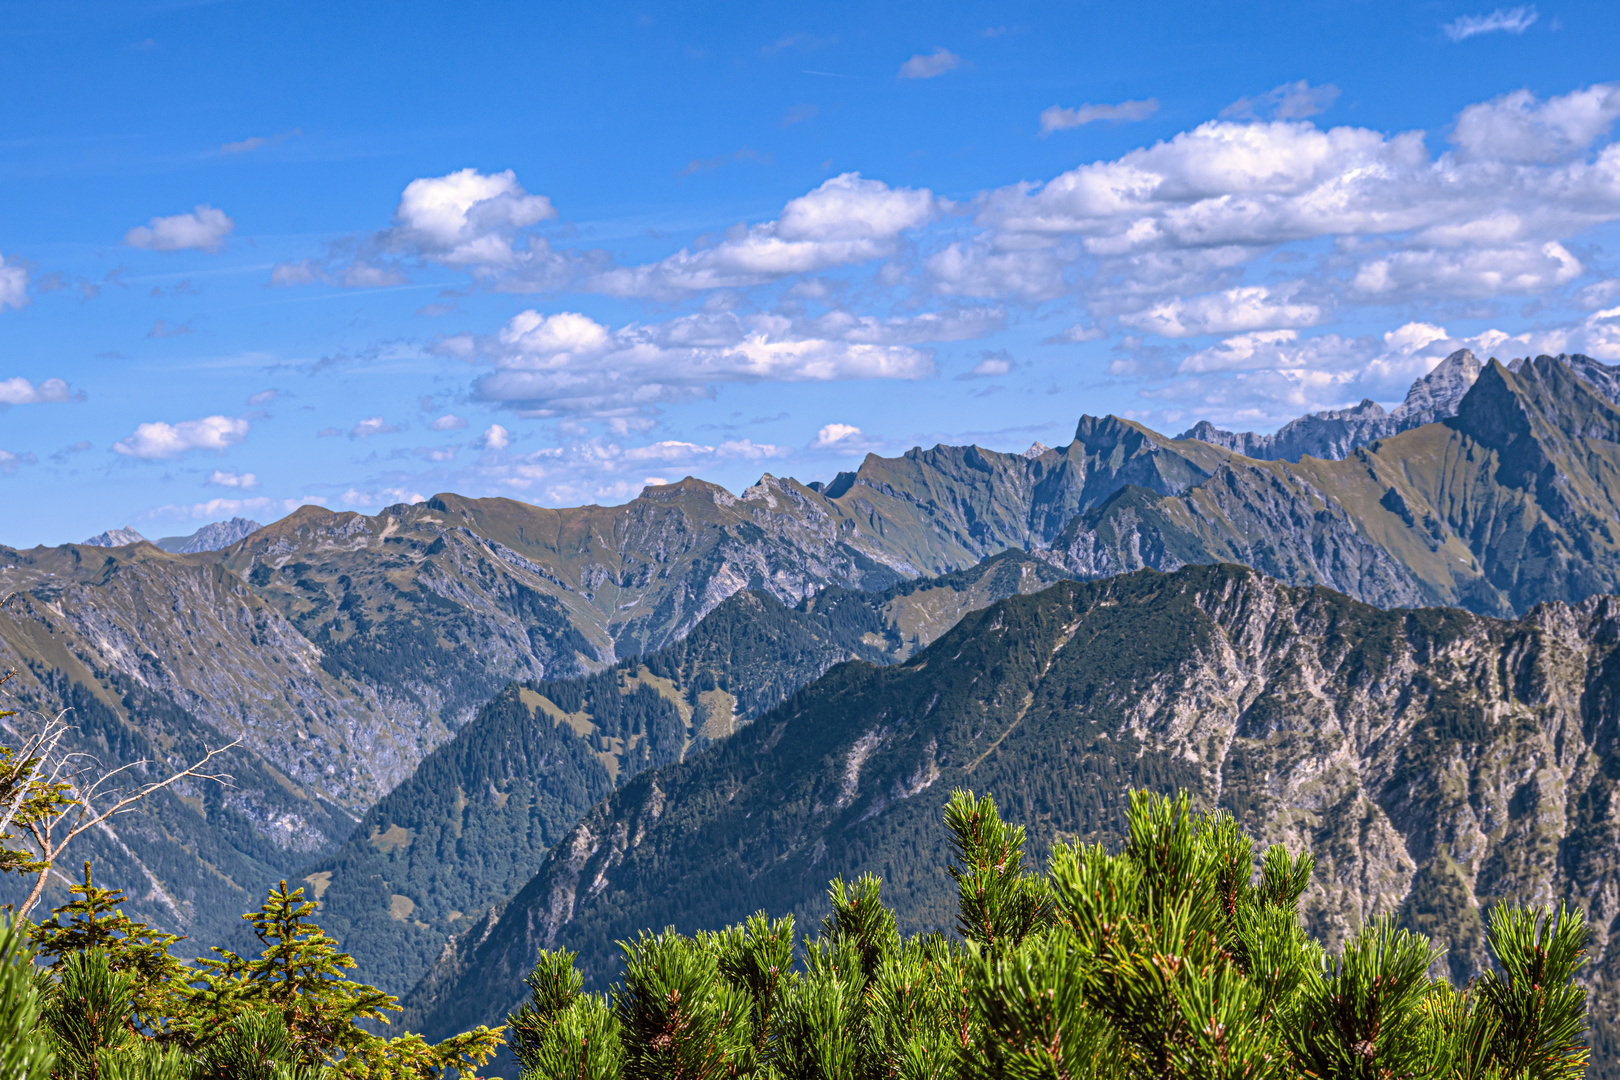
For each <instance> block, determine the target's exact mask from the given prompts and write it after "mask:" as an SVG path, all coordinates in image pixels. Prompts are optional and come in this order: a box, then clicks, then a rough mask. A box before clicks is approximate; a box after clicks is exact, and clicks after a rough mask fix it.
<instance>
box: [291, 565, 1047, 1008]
mask: <svg viewBox="0 0 1620 1080" xmlns="http://www.w3.org/2000/svg"><path fill="white" fill-rule="evenodd" d="M1056 580H1058V574H1057V572H1056V571H1054V570H1053V568H1052V567H1051V566H1050V565H1049V564H1047V563H1045V562H1042V561H1040V560H1038V559H1035V558H1033V557H1032V556H1029V555H1025V554H1023V553H1022V552H1012V551H1009V552H1006V553H1004V554H1002V555H998V556H996V557H994V558H992V559H988V560H986V561H985V562H983V563H981V564H979V565H978V566H974V567H970V568H969V569H967V570H963V571H958V572H957V573H955V574H950V575H947V576H945V577H940V578H930V579H923V580H920V581H910V582H905V583H902V584H900V585H896V586H894V587H892V588H890V589H888V590H885V591H884V592H881V593H864V592H859V591H854V590H848V589H841V588H836V587H835V588H831V589H828V590H826V591H825V592H823V593H821V594H820V595H819V596H816V597H813V598H812V599H810V600H806V601H804V602H802V603H800V604H799V605H797V606H795V607H787V606H785V605H784V604H782V603H781V602H780V601H778V600H776V599H775V598H774V597H772V596H771V595H769V594H768V593H757V592H751V591H744V592H740V593H736V594H734V595H733V596H731V597H730V598H729V599H727V600H726V601H725V602H724V603H722V604H721V605H720V606H719V607H717V608H715V609H714V610H713V611H712V612H710V613H709V614H708V615H707V616H706V617H705V618H704V619H703V621H702V622H700V623H698V625H697V626H696V627H695V628H693V630H692V632H691V633H690V634H688V635H687V636H686V637H685V638H683V639H682V640H680V641H678V642H675V643H674V644H671V645H666V646H665V647H664V648H662V649H660V650H658V651H656V652H653V653H650V654H648V655H647V656H645V657H641V658H637V659H634V660H624V661H620V662H619V663H618V664H616V665H614V666H613V667H611V668H608V669H606V670H604V671H601V672H599V673H597V674H595V675H591V676H586V677H582V678H578V679H572V680H562V681H554V682H524V683H514V684H512V685H510V686H508V687H507V688H506V689H505V690H504V691H502V692H501V693H500V694H499V695H498V696H497V697H496V698H495V700H494V701H492V702H490V703H489V704H488V705H486V706H485V707H484V708H483V709H481V710H480V711H479V713H478V716H477V718H476V719H474V720H473V721H472V723H470V724H468V725H467V726H466V727H464V728H462V729H461V731H460V732H458V733H457V735H456V736H455V738H453V739H452V740H451V741H450V742H449V743H447V744H446V745H444V746H441V747H439V748H438V749H437V750H435V751H434V752H433V753H431V754H429V755H428V757H427V758H426V760H424V761H423V762H422V764H421V765H420V766H419V767H418V768H417V770H416V772H415V773H414V774H413V775H412V776H411V777H410V779H408V780H406V781H405V782H404V783H402V784H401V785H400V786H399V787H397V788H395V789H394V790H393V791H392V792H390V793H389V794H388V795H387V796H386V797H384V798H383V800H382V801H381V802H380V803H378V804H377V805H376V806H375V807H373V808H372V809H371V811H370V812H369V813H367V814H366V816H365V818H364V819H363V820H362V821H361V823H360V826H359V827H358V828H357V829H356V830H355V831H354V835H353V836H351V837H350V838H349V840H348V842H346V843H345V844H344V845H343V846H342V848H341V849H339V851H338V852H337V853H336V854H335V855H334V856H331V857H328V858H324V859H322V860H321V861H319V862H318V863H317V864H316V865H315V866H313V867H310V868H308V869H307V871H306V872H304V873H302V874H301V875H300V876H301V877H303V879H304V881H305V883H306V884H307V885H309V886H310V887H311V889H312V890H313V891H314V892H315V893H316V894H318V895H319V897H320V899H321V920H322V925H323V926H325V927H326V928H327V930H328V931H330V932H332V933H333V934H335V935H336V936H337V937H338V939H339V940H340V941H342V943H343V946H344V948H345V949H347V950H348V951H349V952H351V953H352V954H353V955H354V956H355V957H356V958H357V959H358V960H359V961H360V965H361V967H360V974H361V975H362V976H363V977H364V978H366V979H367V980H368V981H369V982H372V983H374V984H376V985H378V986H381V987H383V988H384V989H386V990H389V991H390V992H393V993H399V994H403V993H405V992H406V991H408V990H409V989H410V988H411V987H412V986H413V985H414V984H415V983H416V981H417V980H418V979H419V978H421V976H422V974H423V973H424V972H425V971H426V970H427V967H428V965H429V964H430V963H431V962H432V961H433V960H434V959H435V958H436V957H437V956H438V955H439V954H440V952H441V951H442V950H443V948H444V944H445V942H446V940H447V939H448V937H449V935H450V934H451V933H453V932H454V931H456V930H458V929H465V928H466V927H467V926H468V925H470V924H471V923H472V921H473V920H474V919H476V918H477V917H478V916H479V915H480V914H481V913H482V912H483V911H485V910H487V909H488V908H489V906H490V905H492V904H495V903H499V902H502V901H504V900H506V899H507V898H509V897H510V896H511V895H512V894H513V893H515V892H516V891H517V890H518V889H519V888H521V887H522V886H523V884H524V883H525V882H526V881H527V880H528V879H529V878H530V877H532V876H533V874H534V873H535V871H536V870H538V869H539V867H540V863H541V862H542V860H543V859H544V857H545V854H546V851H547V850H548V849H549V848H550V847H551V846H552V845H553V844H555V843H556V842H557V841H558V840H559V839H560V838H561V837H562V836H563V835H564V834H566V833H567V831H568V830H569V829H571V828H572V827H573V826H574V824H575V823H576V822H577V821H578V820H579V819H580V817H582V816H583V815H584V814H585V812H586V811H588V810H589V809H590V808H591V807H592V806H593V805H595V804H596V803H597V802H598V801H599V800H600V799H602V798H603V797H605V796H607V795H608V794H609V793H611V791H612V790H613V786H614V784H615V783H619V784H623V783H626V782H628V781H629V780H630V778H632V777H633V776H635V775H636V774H637V773H639V772H641V771H642V770H643V769H645V768H647V767H649V766H658V765H664V764H668V763H670V762H673V761H678V760H681V759H682V758H683V757H685V756H688V755H690V754H691V753H693V752H696V751H697V750H700V749H702V748H703V747H705V746H708V745H710V744H711V743H712V742H715V741H717V740H719V739H721V738H724V737H725V736H727V735H730V734H731V733H732V732H733V731H734V730H735V729H736V728H737V727H739V726H741V725H744V724H747V723H749V722H750V721H752V720H753V719H754V718H755V717H756V716H758V715H759V714H760V713H761V712H764V711H765V710H767V709H769V708H771V707H773V706H775V705H777V704H779V703H780V702H781V701H783V700H784V699H786V698H787V697H788V696H789V695H790V694H792V693H793V692H794V691H796V690H798V689H799V688H800V687H801V686H803V685H805V684H806V683H809V682H811V681H813V680H814V679H816V678H817V677H818V676H820V675H821V674H823V673H824V672H825V671H826V670H827V669H828V668H830V667H832V666H833V665H834V664H836V663H839V662H841V661H844V660H848V659H851V658H860V659H863V660H867V661H870V662H873V663H879V664H883V663H893V662H896V661H899V660H903V659H905V658H906V657H908V656H910V655H911V653H912V652H914V651H916V649H917V648H918V647H920V646H922V645H926V644H927V643H928V642H930V641H932V640H933V639H934V638H935V637H937V636H938V634H939V633H942V632H944V631H945V630H946V629H948V628H949V627H950V626H952V625H954V624H955V623H956V621H957V620H958V619H959V618H961V616H962V615H963V614H965V613H966V612H968V611H970V610H974V609H978V608H983V607H987V606H988V605H989V604H990V603H992V602H994V601H996V600H999V599H1002V598H1003V597H1007V596H1013V595H1018V594H1020V593H1029V592H1035V591H1039V590H1040V589H1042V588H1045V587H1047V586H1049V585H1051V584H1052V583H1053V582H1055V581H1056Z"/></svg>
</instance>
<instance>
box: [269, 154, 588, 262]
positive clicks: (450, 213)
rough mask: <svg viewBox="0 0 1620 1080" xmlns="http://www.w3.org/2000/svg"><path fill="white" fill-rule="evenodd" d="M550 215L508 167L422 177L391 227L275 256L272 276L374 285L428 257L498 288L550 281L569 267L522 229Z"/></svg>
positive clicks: (547, 205) (553, 213)
mask: <svg viewBox="0 0 1620 1080" xmlns="http://www.w3.org/2000/svg"><path fill="white" fill-rule="evenodd" d="M556 217H557V210H556V208H555V207H554V206H552V204H551V200H550V199H548V198H547V197H546V196H544V195H534V194H530V193H529V192H528V191H525V190H524V188H523V185H522V184H520V183H519V182H518V179H517V174H516V173H514V172H513V171H512V170H511V169H506V170H505V171H503V172H498V173H489V174H487V175H486V174H484V173H480V172H479V171H478V170H476V169H471V168H467V169H460V170H457V171H456V172H452V173H447V174H445V175H444V176H429V177H421V178H419V179H416V180H412V181H411V182H410V183H409V184H407V185H405V190H404V192H403V193H402V194H401V195H400V200H399V205H398V206H397V207H395V209H394V224H393V225H392V226H391V227H389V228H387V229H384V230H382V231H380V232H376V233H372V234H369V235H366V236H357V237H350V238H348V239H346V240H343V241H340V242H338V243H336V244H334V245H333V246H332V248H331V249H330V250H329V251H328V252H327V254H326V255H325V256H323V257H321V258H306V259H299V260H294V261H290V262H284V263H278V264H277V265H276V266H275V267H274V268H273V269H272V270H271V275H270V282H271V284H272V285H309V284H315V283H325V284H330V285H342V286H345V287H348V288H377V287H382V286H389V285H396V284H399V283H401V282H403V281H406V280H408V277H407V274H406V269H407V266H406V264H409V263H412V262H430V263H437V264H440V265H444V266H451V267H455V268H457V269H462V270H466V271H469V272H471V273H472V274H474V275H475V276H477V277H480V278H485V279H490V280H492V281H494V283H495V284H496V287H497V288H509V289H514V290H518V291H521V290H524V289H529V288H548V287H554V286H557V285H561V284H564V283H566V282H567V281H568V280H570V279H571V277H572V276H573V274H574V270H573V269H572V268H571V266H570V263H569V260H568V259H566V258H564V257H562V256H559V255H557V254H555V253H554V252H553V251H552V250H551V247H550V245H549V244H548V243H547V242H546V240H545V238H544V237H541V236H537V235H533V234H532V233H528V232H526V230H529V229H531V228H532V227H533V226H535V225H538V224H540V223H542V222H545V221H551V220H553V219H555V218H556Z"/></svg>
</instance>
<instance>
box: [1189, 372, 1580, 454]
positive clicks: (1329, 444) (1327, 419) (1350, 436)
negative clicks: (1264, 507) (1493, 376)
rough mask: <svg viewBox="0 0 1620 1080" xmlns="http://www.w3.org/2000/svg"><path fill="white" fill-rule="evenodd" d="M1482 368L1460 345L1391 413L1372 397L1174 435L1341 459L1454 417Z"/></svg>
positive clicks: (1202, 425)
mask: <svg viewBox="0 0 1620 1080" xmlns="http://www.w3.org/2000/svg"><path fill="white" fill-rule="evenodd" d="M1565 359H1566V360H1567V358H1565ZM1581 359H1583V360H1584V359H1586V358H1585V357H1582V358H1581ZM1482 370H1483V366H1482V365H1481V364H1480V362H1479V359H1478V358H1477V357H1475V356H1474V354H1473V353H1471V352H1469V351H1468V350H1467V349H1458V350H1457V351H1456V352H1454V353H1452V354H1451V355H1450V356H1448V357H1446V358H1445V359H1444V360H1442V361H1441V362H1440V363H1439V364H1438V365H1437V366H1436V367H1435V368H1434V370H1432V371H1430V372H1429V373H1428V374H1427V375H1424V376H1423V377H1422V378H1419V379H1418V380H1417V381H1415V382H1413V383H1412V388H1411V389H1410V390H1408V391H1407V392H1406V400H1405V401H1403V402H1402V403H1401V404H1400V405H1398V406H1396V407H1395V409H1394V410H1393V411H1391V412H1385V411H1384V407H1383V406H1382V405H1380V404H1378V403H1377V402H1376V401H1372V400H1370V399H1368V400H1364V401H1363V402H1362V403H1361V404H1360V405H1357V406H1354V407H1353V408H1349V409H1331V410H1328V411H1327V412H1318V413H1310V414H1309V415H1307V416H1301V417H1300V418H1299V419H1297V420H1290V421H1289V422H1288V423H1286V424H1284V425H1283V426H1282V427H1280V428H1278V429H1277V431H1276V433H1275V434H1272V435H1257V434H1255V433H1254V432H1252V431H1240V432H1234V431H1222V430H1220V429H1219V428H1217V427H1216V426H1215V425H1214V424H1211V423H1210V422H1209V421H1208V420H1203V421H1200V422H1199V423H1197V424H1194V425H1193V426H1192V427H1191V428H1189V429H1188V430H1186V431H1184V432H1182V433H1181V434H1180V435H1177V436H1176V438H1178V439H1201V440H1203V441H1204V442H1207V443H1214V444H1215V445H1216V446H1224V447H1226V448H1227V449H1228V450H1235V451H1237V452H1238V453H1240V454H1242V455H1244V456H1245V457H1252V458H1259V459H1261V460H1263V461H1298V460H1299V459H1300V458H1302V457H1305V456H1307V455H1309V456H1311V457H1319V458H1327V459H1328V460H1330V461H1337V460H1339V459H1340V458H1344V457H1348V456H1349V455H1350V452H1351V451H1353V450H1355V449H1356V448H1357V447H1358V446H1366V445H1367V444H1368V443H1371V442H1376V441H1377V440H1379V439H1382V438H1386V437H1387V436H1390V435H1398V434H1400V433H1401V432H1403V431H1408V430H1410V429H1412V428H1415V427H1421V426H1422V425H1424V424H1432V423H1434V422H1435V421H1437V420H1446V419H1449V418H1450V417H1453V416H1456V415H1457V406H1458V405H1459V404H1460V403H1461V402H1462V399H1463V395H1464V394H1466V393H1468V390H1469V388H1470V387H1472V386H1473V385H1474V380H1475V379H1478V378H1479V373H1480V371H1482Z"/></svg>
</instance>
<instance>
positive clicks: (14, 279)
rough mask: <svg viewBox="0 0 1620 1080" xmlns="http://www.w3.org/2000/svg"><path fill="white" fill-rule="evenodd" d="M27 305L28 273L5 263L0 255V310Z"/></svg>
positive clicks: (3, 257) (19, 267)
mask: <svg viewBox="0 0 1620 1080" xmlns="http://www.w3.org/2000/svg"><path fill="white" fill-rule="evenodd" d="M27 305H28V271H27V269H25V268H24V267H21V266H14V265H12V264H10V263H8V262H6V258H5V256H3V255H0V309H4V308H21V307H26V306H27Z"/></svg>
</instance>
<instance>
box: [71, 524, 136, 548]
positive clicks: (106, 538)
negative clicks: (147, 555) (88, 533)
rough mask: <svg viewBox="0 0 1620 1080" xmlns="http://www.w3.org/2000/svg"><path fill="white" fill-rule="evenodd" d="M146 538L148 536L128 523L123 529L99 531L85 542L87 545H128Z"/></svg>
mask: <svg viewBox="0 0 1620 1080" xmlns="http://www.w3.org/2000/svg"><path fill="white" fill-rule="evenodd" d="M145 540H146V537H144V536H142V535H141V534H140V533H138V532H136V531H135V530H134V529H131V528H129V527H128V526H127V525H126V526H125V527H124V528H122V529H108V530H107V531H106V532H103V533H97V534H96V535H94V536H92V537H91V538H90V539H88V540H86V541H85V542H84V543H85V546H86V547H128V546H129V545H130V544H139V543H143V542H145Z"/></svg>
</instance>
